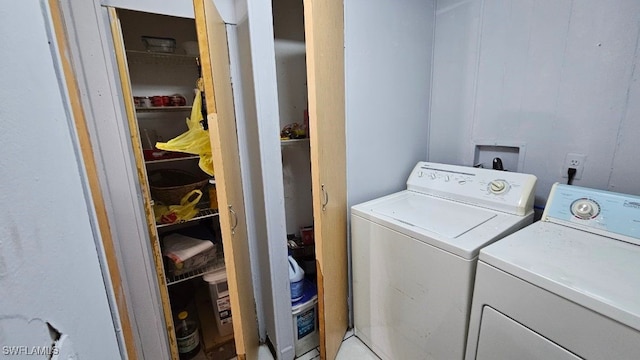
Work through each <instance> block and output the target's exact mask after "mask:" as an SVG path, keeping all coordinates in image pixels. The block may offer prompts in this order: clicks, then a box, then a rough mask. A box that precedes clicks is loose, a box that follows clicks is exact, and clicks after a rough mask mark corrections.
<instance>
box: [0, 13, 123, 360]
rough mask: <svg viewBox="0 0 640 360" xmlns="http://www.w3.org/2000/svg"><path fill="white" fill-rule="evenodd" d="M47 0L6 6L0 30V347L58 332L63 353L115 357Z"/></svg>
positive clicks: (48, 339)
mask: <svg viewBox="0 0 640 360" xmlns="http://www.w3.org/2000/svg"><path fill="white" fill-rule="evenodd" d="M42 3H44V4H46V2H42ZM42 3H41V2H38V1H34V0H30V1H20V2H17V3H15V4H13V5H12V6H11V7H3V8H2V9H0V29H2V33H3V34H11V36H2V37H0V48H2V49H4V51H3V56H2V57H1V58H0V66H1V67H2V68H3V69H4V70H5V71H2V72H0V84H2V86H1V87H0V134H2V141H0V144H2V145H1V148H2V156H1V157H0V174H1V176H2V186H1V187H0V203H2V204H3V209H4V211H3V215H2V216H1V217H0V289H2V292H1V295H0V346H26V347H27V348H26V349H25V350H24V351H23V352H21V354H22V355H23V356H25V355H28V354H33V353H34V350H35V351H41V350H42V349H43V348H33V346H40V347H50V346H52V344H53V342H54V341H55V340H56V339H57V338H59V339H58V345H57V346H58V347H59V350H61V351H62V352H61V353H60V355H61V354H63V353H64V354H71V355H73V354H75V356H77V357H78V358H84V359H105V360H113V359H117V358H119V357H120V352H119V349H118V344H117V341H116V333H115V329H114V323H113V321H112V318H111V312H110V309H109V304H108V300H107V294H106V290H105V284H104V281H103V277H102V273H101V269H100V264H99V260H98V252H97V250H96V243H99V239H97V238H96V237H97V235H96V234H95V233H94V229H93V226H92V223H93V221H94V220H93V213H92V208H91V204H90V202H89V199H87V196H86V193H85V189H84V181H83V178H82V169H81V163H80V161H79V158H78V155H77V152H76V151H77V148H76V146H75V140H74V137H75V135H74V133H73V127H72V126H73V125H72V120H71V119H70V117H69V114H68V112H67V110H68V109H67V107H66V101H65V99H64V96H66V95H63V93H62V92H61V83H60V82H59V79H58V77H57V76H58V74H57V65H56V61H55V60H54V58H55V56H57V52H55V53H54V54H52V48H53V45H51V46H50V44H53V43H54V41H53V39H52V37H51V35H50V33H49V32H50V31H51V28H50V26H49V20H48V17H45V16H47V15H45V16H43V14H47V9H46V5H44V4H42ZM38 349H40V350H38ZM98 349H99V350H98ZM0 352H2V354H3V355H8V353H7V350H6V349H5V348H0ZM16 358H21V357H16ZM34 358H35V357H34ZM40 358H43V357H42V356H41V357H40ZM64 358H65V359H66V358H67V357H64Z"/></svg>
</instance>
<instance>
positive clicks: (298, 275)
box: [289, 255, 304, 302]
mask: <svg viewBox="0 0 640 360" xmlns="http://www.w3.org/2000/svg"><path fill="white" fill-rule="evenodd" d="M303 280H304V270H302V268H301V267H300V266H299V265H298V263H297V262H296V260H295V259H294V258H293V257H291V255H289V283H290V285H291V302H296V301H298V300H300V299H302V295H303V293H304V281H303Z"/></svg>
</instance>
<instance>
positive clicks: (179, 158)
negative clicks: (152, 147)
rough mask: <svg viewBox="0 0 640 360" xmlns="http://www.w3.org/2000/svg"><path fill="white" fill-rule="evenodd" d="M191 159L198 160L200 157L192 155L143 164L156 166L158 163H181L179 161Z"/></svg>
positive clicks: (149, 161)
mask: <svg viewBox="0 0 640 360" xmlns="http://www.w3.org/2000/svg"><path fill="white" fill-rule="evenodd" d="M193 159H200V156H198V155H193V156H182V157H174V158H168V159H158V160H146V161H145V162H144V163H145V164H158V163H163V162H172V161H181V160H193Z"/></svg>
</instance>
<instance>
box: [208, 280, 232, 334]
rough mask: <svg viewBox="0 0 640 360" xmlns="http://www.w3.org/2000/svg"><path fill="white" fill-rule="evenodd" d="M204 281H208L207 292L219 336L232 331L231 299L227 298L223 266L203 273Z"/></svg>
mask: <svg viewBox="0 0 640 360" xmlns="http://www.w3.org/2000/svg"><path fill="white" fill-rule="evenodd" d="M202 279H203V280H204V281H206V282H207V283H209V294H210V295H211V303H212V304H213V313H214V314H215V317H216V327H217V328H218V332H219V333H220V335H221V336H227V335H231V334H232V333H233V318H232V317H231V301H230V300H229V286H228V285H227V272H226V270H225V268H222V269H221V270H218V271H216V272H213V273H211V274H207V275H204V276H203V277H202Z"/></svg>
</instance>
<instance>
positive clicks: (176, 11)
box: [99, 0, 193, 19]
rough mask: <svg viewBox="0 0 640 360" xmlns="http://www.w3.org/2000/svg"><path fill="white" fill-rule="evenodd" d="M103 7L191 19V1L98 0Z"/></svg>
mask: <svg viewBox="0 0 640 360" xmlns="http://www.w3.org/2000/svg"><path fill="white" fill-rule="evenodd" d="M99 1H100V3H101V4H102V5H104V6H112V7H116V8H121V9H129V10H137V11H144V12H149V13H156V14H164V15H170V16H179V17H184V18H191V19H193V2H192V1H191V0H99Z"/></svg>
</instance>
